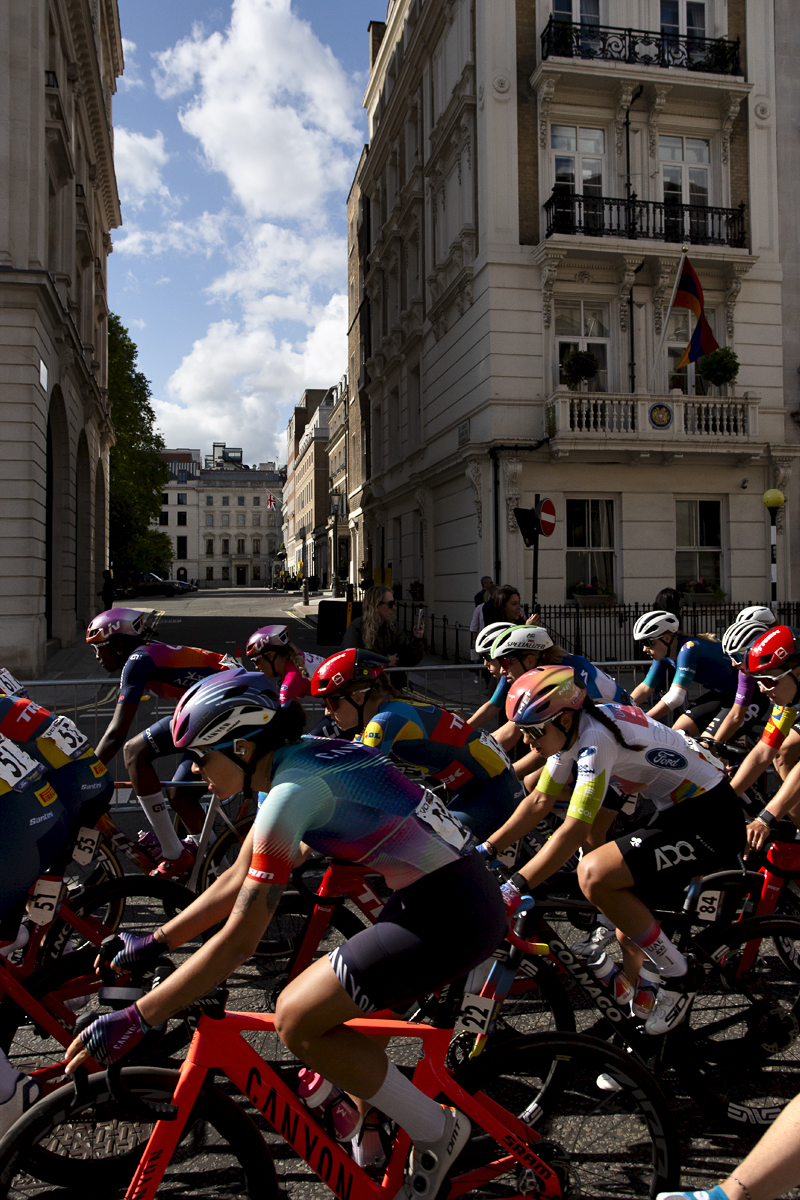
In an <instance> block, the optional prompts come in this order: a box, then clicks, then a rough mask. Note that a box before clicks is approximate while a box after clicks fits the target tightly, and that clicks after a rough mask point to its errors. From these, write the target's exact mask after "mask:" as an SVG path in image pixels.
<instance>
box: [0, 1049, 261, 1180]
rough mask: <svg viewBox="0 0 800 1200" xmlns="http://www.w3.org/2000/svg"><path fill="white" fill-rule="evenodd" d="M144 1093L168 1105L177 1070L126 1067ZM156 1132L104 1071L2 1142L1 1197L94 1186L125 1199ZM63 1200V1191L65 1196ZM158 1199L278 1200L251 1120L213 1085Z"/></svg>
mask: <svg viewBox="0 0 800 1200" xmlns="http://www.w3.org/2000/svg"><path fill="white" fill-rule="evenodd" d="M123 1076H124V1078H125V1083H126V1085H127V1087H128V1088H129V1089H130V1090H131V1091H132V1092H134V1093H135V1094H136V1095H137V1096H140V1097H143V1098H144V1099H147V1100H151V1101H162V1102H165V1101H166V1102H168V1101H169V1100H170V1099H171V1097H172V1093H173V1091H174V1089H175V1085H176V1083H177V1081H178V1072H177V1071H169V1070H159V1069H158V1068H154V1067H127V1068H125V1069H124V1071H123ZM152 1129H153V1126H152V1125H151V1124H147V1123H141V1122H139V1121H135V1120H130V1119H129V1118H128V1117H127V1116H126V1113H125V1110H124V1108H121V1107H120V1106H119V1105H118V1104H117V1102H116V1100H114V1098H113V1097H112V1096H111V1095H110V1093H109V1090H108V1084H107V1081H106V1076H105V1073H102V1074H98V1075H93V1076H91V1078H90V1079H89V1082H88V1086H87V1090H86V1095H85V1096H83V1097H82V1098H81V1099H80V1100H77V1099H76V1098H75V1091H74V1088H73V1085H72V1084H71V1083H70V1084H67V1085H65V1086H64V1087H63V1088H59V1090H58V1091H57V1092H53V1093H52V1095H50V1096H48V1097H47V1098H46V1099H45V1100H42V1101H40V1102H39V1103H38V1104H36V1105H35V1106H34V1107H33V1108H32V1109H30V1110H29V1112H28V1113H27V1114H26V1115H25V1116H24V1117H23V1118H22V1120H21V1121H18V1122H17V1124H16V1125H15V1126H14V1129H13V1132H12V1133H10V1134H7V1135H6V1136H5V1137H4V1138H3V1139H2V1141H0V1197H4V1196H7V1195H8V1194H9V1192H10V1191H11V1190H12V1189H13V1195H14V1196H15V1197H20V1198H23V1197H24V1198H27V1197H42V1198H43V1197H45V1196H52V1195H53V1194H54V1192H53V1188H54V1186H55V1187H57V1188H59V1189H61V1188H66V1189H69V1191H70V1192H72V1193H76V1192H78V1191H79V1190H80V1191H82V1192H85V1191H86V1189H87V1188H88V1189H91V1191H90V1194H91V1195H102V1196H103V1197H104V1200H113V1198H114V1197H117V1196H124V1194H125V1189H126V1188H127V1186H128V1183H129V1182H130V1179H131V1177H132V1175H133V1172H134V1171H135V1169H136V1166H137V1164H138V1162H139V1159H140V1157H141V1154H142V1150H143V1148H144V1145H145V1143H146V1142H147V1139H148V1138H149V1137H150V1134H151V1132H152ZM57 1194H62V1193H57ZM159 1196H174V1197H176V1200H177V1197H183V1196H211V1197H227V1198H233V1197H240V1196H248V1197H252V1198H253V1200H257V1198H258V1200H278V1197H279V1192H278V1184H277V1180H276V1178H275V1169H274V1167H273V1164H272V1159H271V1157H270V1154H269V1151H268V1150H267V1147H266V1145H265V1143H264V1140H263V1138H262V1137H261V1135H260V1133H259V1132H258V1129H257V1128H256V1126H255V1124H254V1123H253V1121H252V1120H251V1119H250V1117H248V1116H247V1114H246V1113H245V1112H244V1111H243V1110H242V1108H241V1107H240V1106H239V1105H238V1104H237V1103H236V1102H235V1101H233V1100H231V1099H230V1098H229V1097H228V1096H226V1095H225V1093H224V1092H222V1091H220V1089H219V1088H217V1087H215V1086H214V1085H213V1084H211V1083H206V1084H205V1085H204V1086H203V1088H202V1090H201V1092H200V1095H199V1097H198V1099H197V1103H196V1104H195V1106H194V1109H193V1111H192V1115H191V1118H190V1120H189V1122H187V1126H186V1130H185V1132H184V1136H183V1138H182V1140H181V1142H180V1144H179V1146H178V1148H177V1150H176V1152H175V1154H174V1155H173V1158H172V1161H171V1163H170V1165H169V1167H168V1169H167V1173H166V1175H165V1176H164V1180H163V1182H162V1184H161V1187H160V1188H159Z"/></svg>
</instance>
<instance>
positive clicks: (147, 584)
mask: <svg viewBox="0 0 800 1200" xmlns="http://www.w3.org/2000/svg"><path fill="white" fill-rule="evenodd" d="M184 587H186V589H187V590H189V588H188V584H186V585H184V584H182V583H181V582H180V581H179V580H178V579H161V578H160V577H159V576H158V575H154V574H153V573H152V571H148V572H147V574H146V575H141V576H140V577H139V578H138V579H136V580H131V582H130V583H129V584H128V585H127V587H126V588H125V590H124V594H125V596H126V598H127V599H129V600H133V599H134V597H136V596H180V595H182V594H183V590H184Z"/></svg>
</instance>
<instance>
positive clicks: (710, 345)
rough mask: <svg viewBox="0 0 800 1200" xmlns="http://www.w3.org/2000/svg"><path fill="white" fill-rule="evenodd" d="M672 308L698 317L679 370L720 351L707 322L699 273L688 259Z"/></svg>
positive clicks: (684, 261) (679, 364)
mask: <svg viewBox="0 0 800 1200" xmlns="http://www.w3.org/2000/svg"><path fill="white" fill-rule="evenodd" d="M672 307H673V308H688V309H689V310H690V311H691V312H693V313H694V315H695V316H696V317H697V324H696V325H695V327H694V333H693V334H692V337H691V340H690V342H689V345H688V346H687V347H686V349H685V350H684V352H683V357H682V358H681V361H680V362H679V363H678V369H680V368H681V367H685V366H687V365H688V364H689V363H693V362H697V360H698V358H702V357H703V355H705V354H710V353H711V351H712V350H719V342H718V341H717V339H716V338H715V337H714V334H713V333H712V332H711V326H710V325H709V323H708V321H707V320H706V317H705V312H704V311H703V288H702V285H701V283H700V280H699V279H698V278H697V272H696V271H695V269H694V267H693V266H692V264H691V263H690V262H689V260H688V258H686V257H684V260H683V270H682V272H681V276H680V279H679V280H678V286H677V288H676V290H675V297H674V299H673V301H672Z"/></svg>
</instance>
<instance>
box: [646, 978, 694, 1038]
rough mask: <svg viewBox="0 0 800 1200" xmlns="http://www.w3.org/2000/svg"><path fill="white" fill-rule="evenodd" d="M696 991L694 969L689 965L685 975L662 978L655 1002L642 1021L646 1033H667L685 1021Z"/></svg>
mask: <svg viewBox="0 0 800 1200" xmlns="http://www.w3.org/2000/svg"><path fill="white" fill-rule="evenodd" d="M696 992H697V977H696V971H695V970H694V968H693V967H692V966H691V965H690V966H689V970H688V971H687V972H686V974H685V975H678V976H674V977H672V978H669V977H668V978H666V979H662V983H661V987H660V988H659V989H658V994H657V995H656V1004H655V1008H654V1009H653V1011H652V1013H651V1014H650V1016H649V1017H648V1018H647V1020H646V1021H645V1023H644V1028H645V1032H646V1033H650V1034H653V1035H655V1036H658V1035H659V1034H662V1033H669V1032H670V1030H672V1029H675V1028H676V1027H677V1026H678V1025H680V1023H681V1021H685V1020H686V1017H687V1016H688V1013H689V1009H690V1008H691V1007H692V1001H693V1000H694V998H695V994H696Z"/></svg>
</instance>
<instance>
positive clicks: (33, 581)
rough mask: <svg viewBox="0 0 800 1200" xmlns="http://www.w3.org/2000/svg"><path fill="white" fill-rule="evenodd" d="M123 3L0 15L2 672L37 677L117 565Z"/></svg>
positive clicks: (21, 3)
mask: <svg viewBox="0 0 800 1200" xmlns="http://www.w3.org/2000/svg"><path fill="white" fill-rule="evenodd" d="M122 69H123V57H122V38H121V35H120V27H119V13H118V10H117V0H82V2H81V3H78V2H77V0H4V2H3V3H2V4H0V418H1V419H2V425H3V438H2V443H1V445H2V449H1V450H0V453H2V477H3V480H2V484H0V488H2V492H1V493H0V494H2V499H3V503H2V505H0V548H1V550H2V556H3V571H2V581H0V614H1V616H2V619H1V620H0V662H2V663H3V664H4V665H5V666H7V667H9V668H10V669H11V670H13V671H15V672H16V673H18V674H19V675H21V676H35V675H36V674H38V673H39V672H40V671H41V670H42V668H43V666H44V663H45V660H46V657H47V652H48V649H52V648H56V647H57V646H58V645H62V646H68V645H71V644H72V643H73V642H74V641H75V637H76V631H78V630H80V629H81V628H82V627H84V626H85V625H86V623H87V622H88V621H89V620H90V619H91V617H92V616H93V615H94V613H95V612H97V611H98V607H99V604H100V602H99V599H98V597H97V595H96V593H97V591H98V589H99V587H100V584H101V582H102V571H103V569H104V568H105V566H106V565H107V544H108V536H107V527H108V515H107V514H108V453H109V449H110V447H111V445H112V444H113V437H114V434H113V425H112V418H111V413H110V411H109V405H108V398H107V390H106V370H107V353H106V349H107V315H108V309H107V303H106V258H107V256H108V254H109V253H110V251H111V240H110V236H109V234H110V230H112V229H114V228H115V227H117V226H118V225H119V224H120V223H121V216H120V207H119V197H118V194H117V185H116V179H115V175H114V162H113V129H112V110H111V104H112V96H113V94H114V92H115V90H116V79H117V77H118V76H119V75H121V73H122Z"/></svg>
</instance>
